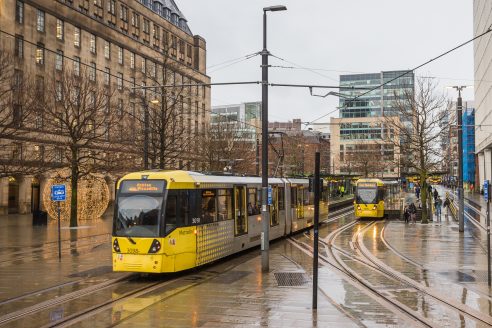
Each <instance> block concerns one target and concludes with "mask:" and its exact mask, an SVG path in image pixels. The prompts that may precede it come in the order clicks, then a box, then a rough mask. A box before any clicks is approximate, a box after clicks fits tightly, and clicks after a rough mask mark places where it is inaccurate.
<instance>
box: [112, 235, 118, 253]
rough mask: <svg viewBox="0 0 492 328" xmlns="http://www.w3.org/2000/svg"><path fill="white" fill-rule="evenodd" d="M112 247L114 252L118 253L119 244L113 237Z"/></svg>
mask: <svg viewBox="0 0 492 328" xmlns="http://www.w3.org/2000/svg"><path fill="white" fill-rule="evenodd" d="M113 249H114V251H115V252H116V253H119V252H120V245H119V244H118V239H116V238H115V239H114V242H113Z"/></svg>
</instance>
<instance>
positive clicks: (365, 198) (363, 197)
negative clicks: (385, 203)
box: [356, 188, 378, 204]
mask: <svg viewBox="0 0 492 328" xmlns="http://www.w3.org/2000/svg"><path fill="white" fill-rule="evenodd" d="M377 191H378V189H377V188H357V197H356V201H357V203H358V204H376V203H377V194H378V193H377Z"/></svg>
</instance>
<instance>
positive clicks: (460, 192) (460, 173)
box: [452, 85, 466, 232]
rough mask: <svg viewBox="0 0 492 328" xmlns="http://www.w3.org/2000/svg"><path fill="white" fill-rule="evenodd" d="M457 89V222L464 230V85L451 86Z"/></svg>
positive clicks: (461, 229) (460, 229) (461, 230)
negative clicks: (462, 93) (462, 97)
mask: <svg viewBox="0 0 492 328" xmlns="http://www.w3.org/2000/svg"><path fill="white" fill-rule="evenodd" d="M452 88H454V89H456V90H458V101H457V103H456V116H457V117H456V119H457V123H458V124H457V125H458V126H457V132H458V224H459V231H460V232H463V231H465V195H464V194H463V117H462V112H463V105H462V99H461V91H462V90H463V89H464V88H466V85H460V86H453V87H452Z"/></svg>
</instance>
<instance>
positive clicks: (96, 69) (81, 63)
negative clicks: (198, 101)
mask: <svg viewBox="0 0 492 328" xmlns="http://www.w3.org/2000/svg"><path fill="white" fill-rule="evenodd" d="M2 33H3V34H5V35H7V36H8V37H12V38H15V35H12V34H10V33H9V32H6V31H4V30H1V29H0V34H2ZM23 42H25V43H27V44H28V45H31V46H35V47H38V45H37V44H36V43H34V42H31V41H29V40H26V39H23ZM43 50H44V51H47V52H48V53H52V54H57V55H59V56H61V57H63V58H64V59H68V60H70V61H75V59H74V58H71V57H69V56H66V55H65V54H63V55H61V54H60V53H58V52H57V51H54V50H52V49H50V48H47V47H43ZM80 65H81V66H85V67H88V68H92V67H91V66H90V64H86V63H84V62H80ZM95 71H96V72H99V73H103V74H107V75H108V76H110V77H114V78H120V77H118V76H117V75H115V74H111V73H108V72H106V71H104V70H102V69H100V68H97V67H96V68H95ZM121 80H122V81H123V82H127V83H129V84H132V83H133V81H130V80H126V79H124V78H123V79H121ZM198 86H200V83H197V87H198ZM182 88H183V87H182ZM152 93H153V94H154V95H155V94H159V95H161V94H162V93H161V92H157V91H152ZM168 97H170V96H168ZM173 100H175V102H176V103H181V104H185V103H186V102H185V100H183V101H180V100H179V99H178V98H177V97H174V98H173ZM204 110H205V111H206V112H208V113H211V114H214V115H217V116H221V117H226V118H227V119H228V120H229V121H234V122H237V123H241V124H244V125H247V126H251V127H254V128H255V129H260V127H258V126H256V125H254V124H251V123H248V122H245V121H241V120H236V119H232V118H230V117H228V116H226V115H222V114H219V113H215V112H213V111H212V110H211V109H204Z"/></svg>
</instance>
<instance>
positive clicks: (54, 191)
mask: <svg viewBox="0 0 492 328" xmlns="http://www.w3.org/2000/svg"><path fill="white" fill-rule="evenodd" d="M66 199H67V192H66V188H65V185H53V186H51V200H52V201H54V202H64V201H65V200H66Z"/></svg>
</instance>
